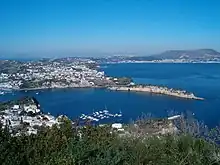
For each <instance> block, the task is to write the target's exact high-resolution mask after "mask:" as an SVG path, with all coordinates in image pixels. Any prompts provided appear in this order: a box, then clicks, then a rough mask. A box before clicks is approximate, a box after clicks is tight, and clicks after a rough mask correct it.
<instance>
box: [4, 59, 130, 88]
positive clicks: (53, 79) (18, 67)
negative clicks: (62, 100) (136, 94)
mask: <svg viewBox="0 0 220 165" xmlns="http://www.w3.org/2000/svg"><path fill="white" fill-rule="evenodd" d="M0 70H1V72H0V89H13V90H31V89H47V88H77V87H79V88H84V87H106V86H112V85H127V84H129V83H131V80H130V79H129V78H115V77H114V78H113V77H107V76H106V75H105V74H104V72H103V71H98V70H97V65H96V63H95V62H94V61H92V60H89V59H88V60H85V59H83V60H82V59H74V58H66V59H57V60H49V59H48V60H39V61H31V62H18V61H8V60H5V61H1V68H0Z"/></svg>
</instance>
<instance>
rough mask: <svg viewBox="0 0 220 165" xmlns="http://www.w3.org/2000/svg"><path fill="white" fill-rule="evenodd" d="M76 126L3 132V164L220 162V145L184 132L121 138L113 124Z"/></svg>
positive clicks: (192, 164)
mask: <svg viewBox="0 0 220 165" xmlns="http://www.w3.org/2000/svg"><path fill="white" fill-rule="evenodd" d="M76 130H77V129H72V125H71V123H70V122H64V123H63V125H61V126H60V127H59V128H58V127H57V126H53V127H52V128H45V129H42V130H41V131H39V133H38V134H37V135H31V136H19V137H11V136H10V134H9V132H8V130H7V129H4V130H1V131H0V144H1V145H0V153H1V155H0V164H1V165H25V164H27V165H80V164H81V165H116V164H118V165H143V164H146V165H180V164H187V165H211V164H216V165H217V164H220V162H219V160H220V154H219V148H218V146H217V145H216V144H214V143H211V142H207V141H205V140H203V139H201V138H194V137H192V136H191V135H186V134H181V135H176V136H160V137H156V136H151V137H147V138H143V137H142V138H131V137H123V138H119V137H118V136H117V134H116V133H110V127H109V126H105V127H91V126H86V127H84V128H80V129H78V130H77V131H76Z"/></svg>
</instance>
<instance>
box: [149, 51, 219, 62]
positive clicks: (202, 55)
mask: <svg viewBox="0 0 220 165" xmlns="http://www.w3.org/2000/svg"><path fill="white" fill-rule="evenodd" d="M150 57H154V58H158V59H203V60H204V59H205V60H207V59H209V60H210V59H220V53H219V52H217V51H215V50H213V49H196V50H168V51H165V52H163V53H161V54H156V55H153V56H150Z"/></svg>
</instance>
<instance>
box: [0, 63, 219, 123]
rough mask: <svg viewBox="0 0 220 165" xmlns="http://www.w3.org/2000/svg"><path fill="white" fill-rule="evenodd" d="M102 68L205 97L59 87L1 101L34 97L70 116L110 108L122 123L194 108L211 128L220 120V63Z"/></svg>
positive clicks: (45, 107) (53, 110)
mask: <svg viewBox="0 0 220 165" xmlns="http://www.w3.org/2000/svg"><path fill="white" fill-rule="evenodd" d="M100 69H101V70H104V71H105V73H106V74H107V75H110V76H129V77H132V78H133V79H134V81H135V82H137V83H147V84H155V85H163V86H168V87H171V88H180V89H184V90H187V91H190V92H193V93H195V95H196V96H199V97H203V98H205V100H204V101H198V100H186V99H181V98H175V97H171V96H164V95H155V94H149V93H131V92H130V93H129V92H119V91H108V90H105V89H56V90H41V91H38V92H39V94H38V95H36V91H28V92H15V93H13V94H12V93H8V94H6V95H4V96H2V95H1V96H0V101H6V100H10V99H15V98H19V97H21V96H27V95H29V96H35V97H36V98H37V99H38V100H39V102H40V104H41V106H42V109H43V110H44V111H46V112H50V113H51V114H53V115H57V114H66V115H68V116H69V117H71V118H75V117H78V116H80V114H82V113H86V114H88V113H92V112H93V111H97V110H103V109H104V108H105V107H107V108H108V110H109V111H110V112H112V113H117V112H119V111H120V110H121V111H122V113H123V118H122V121H123V122H129V121H130V119H134V120H135V119H136V118H137V117H138V116H140V115H142V114H143V113H144V114H148V113H151V114H153V116H155V117H166V116H167V115H168V114H169V112H171V111H174V112H176V113H181V112H186V111H191V112H193V113H195V117H196V118H198V119H199V120H201V121H204V122H205V124H207V125H208V126H209V127H214V126H216V125H218V124H219V122H220V64H162V63H159V64H146V63H145V64H109V65H102V66H101V68H100Z"/></svg>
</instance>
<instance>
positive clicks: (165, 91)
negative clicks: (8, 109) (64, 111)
mask: <svg viewBox="0 0 220 165" xmlns="http://www.w3.org/2000/svg"><path fill="white" fill-rule="evenodd" d="M96 88H97V89H108V90H114V91H128V92H130V91H131V92H147V93H153V94H162V95H167V96H172V97H179V98H184V99H192V100H205V99H204V98H202V97H197V96H195V95H194V94H193V93H186V91H182V90H175V89H169V88H166V87H160V86H75V87H66V86H64V87H62V86H60V87H37V88H22V89H18V88H14V89H11V90H13V91H38V90H47V89H96Z"/></svg>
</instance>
